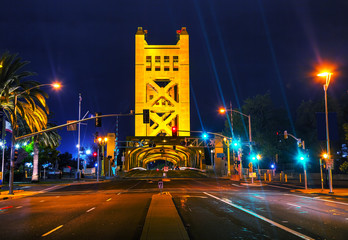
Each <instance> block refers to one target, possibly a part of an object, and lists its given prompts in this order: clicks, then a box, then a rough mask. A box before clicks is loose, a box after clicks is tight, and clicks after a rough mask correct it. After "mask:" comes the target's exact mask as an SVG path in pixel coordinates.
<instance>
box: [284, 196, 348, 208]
mask: <svg viewBox="0 0 348 240" xmlns="http://www.w3.org/2000/svg"><path fill="white" fill-rule="evenodd" d="M284 195H289V196H295V197H299V198H308V199H312V200H320V201H324V202H331V203H337V204H342V205H346V206H348V203H344V202H336V201H332V200H327V199H322V198H312V197H306V196H301V195H296V194H284Z"/></svg>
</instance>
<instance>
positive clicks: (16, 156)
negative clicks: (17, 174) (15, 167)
mask: <svg viewBox="0 0 348 240" xmlns="http://www.w3.org/2000/svg"><path fill="white" fill-rule="evenodd" d="M17 158H18V150H17V149H16V150H15V151H14V160H15V161H16V160H17Z"/></svg>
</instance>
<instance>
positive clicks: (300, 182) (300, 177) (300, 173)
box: [300, 173, 301, 183]
mask: <svg viewBox="0 0 348 240" xmlns="http://www.w3.org/2000/svg"><path fill="white" fill-rule="evenodd" d="M300 183H301V173H300Z"/></svg>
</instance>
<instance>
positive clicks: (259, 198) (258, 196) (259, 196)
mask: <svg viewBox="0 0 348 240" xmlns="http://www.w3.org/2000/svg"><path fill="white" fill-rule="evenodd" d="M254 197H256V198H259V199H262V200H264V199H265V198H264V197H260V196H254Z"/></svg>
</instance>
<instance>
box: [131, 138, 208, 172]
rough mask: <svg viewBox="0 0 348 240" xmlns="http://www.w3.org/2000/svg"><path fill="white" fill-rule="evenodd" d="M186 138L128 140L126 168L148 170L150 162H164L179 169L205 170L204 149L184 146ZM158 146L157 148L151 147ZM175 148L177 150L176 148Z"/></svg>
mask: <svg viewBox="0 0 348 240" xmlns="http://www.w3.org/2000/svg"><path fill="white" fill-rule="evenodd" d="M183 139H184V138H177V139H172V138H170V137H143V138H139V137H137V138H134V137H133V138H132V139H128V141H129V142H128V150H127V151H126V158H125V159H126V162H125V168H126V170H129V169H131V168H134V167H143V168H146V166H147V164H148V163H149V162H153V161H158V160H164V161H168V162H171V163H173V165H174V166H178V167H194V168H199V169H203V164H204V163H205V160H204V149H203V147H186V146H182V145H181V144H182V142H183V141H182V140H183ZM153 144H156V147H150V146H151V145H153ZM173 146H175V149H174V147H173Z"/></svg>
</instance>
